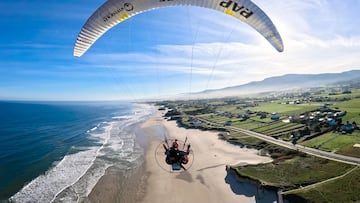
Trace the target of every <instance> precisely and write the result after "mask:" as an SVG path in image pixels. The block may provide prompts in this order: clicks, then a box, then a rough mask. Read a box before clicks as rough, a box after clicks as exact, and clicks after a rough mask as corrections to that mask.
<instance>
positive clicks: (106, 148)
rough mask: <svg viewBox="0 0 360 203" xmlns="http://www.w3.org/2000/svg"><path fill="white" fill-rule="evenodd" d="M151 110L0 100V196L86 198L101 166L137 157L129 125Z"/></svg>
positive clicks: (128, 164) (123, 164)
mask: <svg viewBox="0 0 360 203" xmlns="http://www.w3.org/2000/svg"><path fill="white" fill-rule="evenodd" d="M154 112H155V108H154V107H153V106H150V105H145V104H132V103H115V102H112V103H100V102H87V103H86V102H73V103H71V102H48V103H40V102H37V103H32V102H0V201H5V202H7V201H13V202H52V201H55V202H57V201H64V202H77V201H79V200H81V199H84V198H86V197H87V196H88V195H89V193H90V192H91V190H92V189H93V187H94V186H95V184H96V183H97V182H98V180H99V179H100V178H101V177H102V176H103V175H104V174H105V170H106V169H107V168H109V167H116V168H117V169H119V170H124V171H125V170H131V168H134V167H137V166H138V165H139V164H140V163H141V162H142V161H143V154H144V149H143V148H142V147H141V146H140V145H139V144H138V143H137V142H136V136H137V135H136V133H135V132H136V130H134V128H135V127H136V126H137V125H138V124H139V123H141V122H143V121H144V120H146V119H147V118H148V117H149V116H150V115H152V114H153V113H154ZM59 198H61V199H59Z"/></svg>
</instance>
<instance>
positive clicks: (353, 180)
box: [285, 168, 360, 203]
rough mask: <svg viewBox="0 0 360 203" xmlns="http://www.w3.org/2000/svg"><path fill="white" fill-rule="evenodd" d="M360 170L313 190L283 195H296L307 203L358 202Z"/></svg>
mask: <svg viewBox="0 0 360 203" xmlns="http://www.w3.org/2000/svg"><path fill="white" fill-rule="evenodd" d="M359 182H360V169H359V168H357V169H356V170H354V171H353V172H351V173H350V174H348V175H346V176H345V177H343V178H339V179H336V180H333V181H329V182H326V183H323V184H320V185H318V186H316V187H314V188H311V189H306V190H302V191H298V192H294V193H290V194H287V195H285V198H286V197H289V196H291V195H296V196H298V197H301V198H302V199H303V200H305V201H308V202H319V203H328V202H341V203H347V202H360V192H359V191H360V184H359Z"/></svg>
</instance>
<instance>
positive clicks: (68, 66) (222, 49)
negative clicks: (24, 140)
mask: <svg viewBox="0 0 360 203" xmlns="http://www.w3.org/2000/svg"><path fill="white" fill-rule="evenodd" d="M104 2H105V1H104V0H76V1H73V0H62V1H58V0H46V1H44V0H42V1H40V0H17V1H13V0H1V1H0V26H1V30H2V31H1V35H0V100H56V101H63V100H81V101H82V100H141V99H156V98H160V99H166V98H171V97H172V96H174V95H178V94H184V93H193V92H199V91H202V90H206V89H218V88H223V87H229V86H234V85H241V84H245V83H248V82H251V81H260V80H263V79H265V78H268V77H272V76H280V75H285V74H295V73H296V74H317V73H339V72H344V71H348V70H355V69H357V70H358V69H360V60H359V56H360V26H359V25H360V17H359V14H358V12H359V11H360V1H359V0H346V1H339V0H328V1H327V0H291V1H288V0H253V2H254V3H255V4H256V5H258V6H259V7H260V8H261V9H262V10H263V11H264V12H265V13H266V14H267V15H268V16H269V17H270V19H271V20H272V22H273V23H274V25H275V26H276V28H277V29H278V31H279V33H280V35H281V37H282V39H283V42H284V52H281V53H279V52H277V51H276V50H275V49H274V48H273V47H272V46H271V45H270V44H269V43H268V42H267V41H266V39H265V38H263V37H262V36H261V35H260V34H259V33H258V32H256V31H255V30H254V29H253V28H251V27H250V26H249V25H247V24H245V23H243V22H241V21H239V20H237V19H235V18H233V17H231V16H229V15H225V14H224V13H221V12H218V11H214V10H209V9H205V8H198V7H190V6H178V7H169V8H162V9H157V10H152V11H149V12H144V13H141V14H138V15H136V16H134V17H132V18H129V19H128V20H126V21H124V22H122V23H120V24H118V25H117V26H115V27H114V28H112V29H110V30H109V31H108V32H106V33H105V34H104V35H103V36H102V37H101V38H100V39H99V40H98V41H97V42H96V43H95V44H94V45H93V46H92V47H91V48H90V49H89V50H88V51H87V52H86V53H85V54H84V55H83V56H82V57H80V58H78V57H74V56H73V49H74V44H75V41H76V38H77V35H78V33H79V31H80V29H81V27H82V26H83V25H84V23H85V22H86V20H87V19H88V18H89V17H90V16H91V14H92V13H93V12H94V11H95V10H96V9H97V8H98V7H99V6H101V5H102V4H103V3H104Z"/></svg>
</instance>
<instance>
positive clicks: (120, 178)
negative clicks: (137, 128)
mask: <svg viewBox="0 0 360 203" xmlns="http://www.w3.org/2000/svg"><path fill="white" fill-rule="evenodd" d="M141 130H142V132H141V134H142V136H144V137H140V139H142V140H146V141H143V143H142V144H145V143H147V144H148V145H147V146H145V147H146V152H145V161H144V163H143V164H142V165H141V166H140V167H139V168H138V169H136V170H133V171H131V172H128V173H123V172H119V171H116V169H114V168H109V169H108V170H107V172H106V175H104V176H103V177H102V178H101V179H100V181H99V182H98V183H97V184H96V186H95V188H94V189H93V190H92V192H91V193H90V195H89V197H88V199H87V200H85V202H126V203H132V202H143V203H160V202H177V203H181V202H186V203H189V202H197V203H212V202H213V203H218V202H227V203H232V202H245V203H246V202H249V203H250V202H273V199H266V198H265V199H263V200H262V201H259V200H258V198H259V197H258V195H257V191H256V190H257V188H256V187H254V186H249V185H247V184H239V183H238V182H237V181H235V177H234V176H233V175H231V174H228V173H227V171H226V170H225V167H226V165H236V164H258V163H264V162H270V161H271V159H270V158H269V157H264V156H259V155H258V154H257V150H252V149H244V148H240V147H239V146H235V145H232V144H230V143H228V142H226V141H223V140H220V139H218V133H217V132H210V131H201V130H194V129H185V128H179V127H178V126H177V124H176V122H175V121H167V120H165V119H164V118H163V117H162V114H161V113H158V114H156V115H154V116H152V117H151V118H150V119H148V120H147V121H146V122H145V123H143V124H142V126H141ZM165 135H166V136H167V137H168V138H170V137H171V138H177V139H179V140H185V138H186V137H187V141H188V143H191V148H192V150H193V152H194V161H193V164H192V165H191V167H190V168H189V169H188V170H187V171H182V172H170V166H169V168H168V170H164V168H161V167H160V165H159V163H158V162H159V161H162V160H159V158H158V157H157V156H156V155H155V152H156V151H157V150H158V149H159V148H158V147H159V145H160V146H161V144H162V143H163V137H164V136H165ZM165 167H166V164H165ZM165 169H166V168H165Z"/></svg>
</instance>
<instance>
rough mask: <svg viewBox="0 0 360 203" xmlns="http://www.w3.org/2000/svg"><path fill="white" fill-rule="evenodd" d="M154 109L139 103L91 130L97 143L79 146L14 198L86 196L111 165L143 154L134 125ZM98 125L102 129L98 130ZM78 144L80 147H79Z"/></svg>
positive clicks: (121, 164)
mask: <svg viewBox="0 0 360 203" xmlns="http://www.w3.org/2000/svg"><path fill="white" fill-rule="evenodd" d="M152 112H153V110H152V108H151V107H150V108H149V106H145V105H141V106H138V109H137V110H134V111H133V112H132V114H131V115H130V116H128V115H127V116H120V117H114V118H113V121H111V122H102V123H101V124H99V125H97V126H96V127H93V128H92V129H90V130H88V131H87V132H88V133H89V135H90V137H91V139H93V140H95V141H96V144H95V146H89V147H86V148H81V149H80V148H78V149H77V152H76V153H73V154H68V155H66V156H65V157H64V158H63V159H62V160H61V161H60V162H58V163H57V164H56V165H55V166H54V167H52V168H51V169H49V170H48V171H47V172H46V173H45V174H43V175H40V176H38V177H37V178H35V179H34V180H32V181H31V182H30V183H28V184H27V185H25V186H24V187H23V188H22V189H21V190H20V191H19V192H17V193H16V194H15V195H14V196H12V197H11V198H10V200H11V201H14V202H79V201H81V200H83V199H84V198H86V197H87V196H88V195H89V193H90V192H91V190H92V189H93V188H94V186H95V185H96V183H97V182H98V181H99V179H100V178H101V177H102V176H103V175H104V174H105V172H106V169H107V168H109V167H110V166H114V165H117V167H124V169H126V168H129V167H132V165H133V164H132V163H134V162H135V161H136V160H138V159H139V157H141V156H142V149H141V148H140V147H139V146H138V145H137V144H136V142H135V134H134V133H133V131H132V128H131V126H133V125H134V124H135V123H137V122H141V121H143V120H144V119H145V118H146V117H147V116H149V115H150V114H151V113H152ZM97 129H102V130H101V131H97ZM75 148H76V147H75ZM124 161H125V163H128V164H124Z"/></svg>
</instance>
